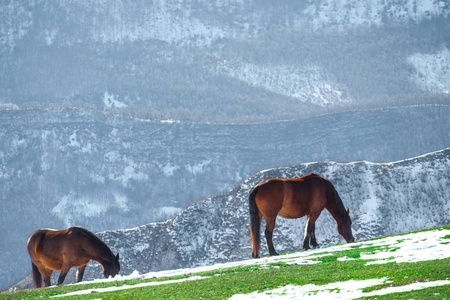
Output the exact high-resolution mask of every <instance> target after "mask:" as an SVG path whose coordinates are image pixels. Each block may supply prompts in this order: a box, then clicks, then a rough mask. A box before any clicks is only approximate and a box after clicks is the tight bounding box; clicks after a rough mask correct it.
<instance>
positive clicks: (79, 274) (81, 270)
mask: <svg viewBox="0 0 450 300" xmlns="http://www.w3.org/2000/svg"><path fill="white" fill-rule="evenodd" d="M86 266H87V264H86V265H84V266H81V267H79V268H78V271H77V275H76V279H77V282H80V281H81V280H83V275H84V270H85V269H86Z"/></svg>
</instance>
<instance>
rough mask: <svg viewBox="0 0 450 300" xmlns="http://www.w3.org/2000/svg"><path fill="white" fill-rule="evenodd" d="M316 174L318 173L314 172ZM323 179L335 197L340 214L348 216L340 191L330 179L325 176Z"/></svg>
mask: <svg viewBox="0 0 450 300" xmlns="http://www.w3.org/2000/svg"><path fill="white" fill-rule="evenodd" d="M314 175H317V174H314ZM317 176H319V175H317ZM319 177H320V176H319ZM323 181H324V182H325V185H326V186H327V190H328V192H329V193H330V194H331V195H332V196H333V198H334V201H335V204H336V208H337V210H338V211H339V213H340V214H343V215H344V216H345V218H346V217H347V213H346V210H345V206H344V203H343V202H342V199H341V197H340V196H339V194H338V192H337V191H336V188H335V187H334V185H333V184H332V183H331V181H329V180H327V179H325V178H323ZM327 201H329V200H328V199H327Z"/></svg>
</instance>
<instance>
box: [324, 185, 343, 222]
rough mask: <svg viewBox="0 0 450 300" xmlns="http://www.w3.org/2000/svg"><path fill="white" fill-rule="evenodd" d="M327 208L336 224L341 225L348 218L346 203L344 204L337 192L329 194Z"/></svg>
mask: <svg viewBox="0 0 450 300" xmlns="http://www.w3.org/2000/svg"><path fill="white" fill-rule="evenodd" d="M325 208H326V209H327V210H328V211H329V212H330V214H331V216H332V217H333V219H334V220H335V221H336V223H341V222H342V221H344V220H345V218H346V216H347V211H346V210H345V207H344V203H342V200H341V198H340V197H339V195H338V193H337V192H336V191H334V192H330V193H329V196H328V197H327V204H326V206H325Z"/></svg>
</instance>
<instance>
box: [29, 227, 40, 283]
mask: <svg viewBox="0 0 450 300" xmlns="http://www.w3.org/2000/svg"><path fill="white" fill-rule="evenodd" d="M43 238H44V234H43V233H42V231H40V230H38V231H36V232H35V233H33V234H32V235H31V236H30V238H29V239H28V242H27V250H28V253H29V254H30V258H31V274H32V276H33V284H34V287H35V288H40V287H42V274H41V272H39V269H38V267H37V266H36V265H35V264H34V262H33V259H35V257H36V249H37V248H38V247H39V244H40V243H41V241H42V239H43Z"/></svg>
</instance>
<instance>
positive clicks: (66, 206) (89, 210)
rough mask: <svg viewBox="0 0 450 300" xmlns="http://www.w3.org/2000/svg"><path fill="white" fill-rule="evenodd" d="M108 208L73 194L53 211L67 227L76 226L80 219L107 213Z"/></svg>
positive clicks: (63, 198) (63, 199) (62, 200)
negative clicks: (77, 220)
mask: <svg viewBox="0 0 450 300" xmlns="http://www.w3.org/2000/svg"><path fill="white" fill-rule="evenodd" d="M106 208H107V207H106V206H104V205H100V204H97V203H94V202H92V200H91V199H87V198H77V197H76V196H75V195H74V194H73V193H70V194H68V195H65V196H63V197H62V198H61V200H60V201H59V203H58V204H57V205H56V206H54V207H53V208H52V210H51V212H52V214H54V215H55V216H57V217H58V218H60V219H62V220H63V222H64V224H65V226H66V227H71V226H74V225H76V224H75V221H76V219H79V218H80V217H93V216H98V215H100V214H102V213H104V212H105V211H106Z"/></svg>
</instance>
